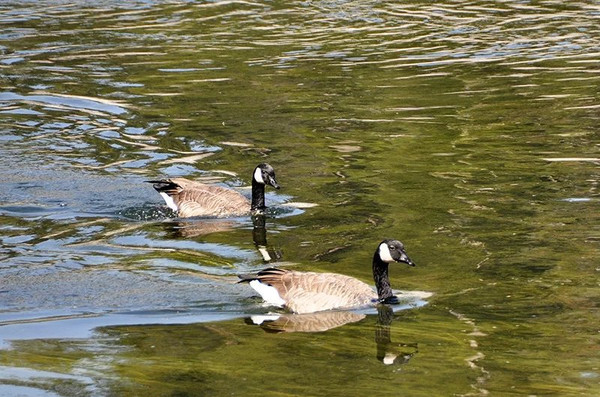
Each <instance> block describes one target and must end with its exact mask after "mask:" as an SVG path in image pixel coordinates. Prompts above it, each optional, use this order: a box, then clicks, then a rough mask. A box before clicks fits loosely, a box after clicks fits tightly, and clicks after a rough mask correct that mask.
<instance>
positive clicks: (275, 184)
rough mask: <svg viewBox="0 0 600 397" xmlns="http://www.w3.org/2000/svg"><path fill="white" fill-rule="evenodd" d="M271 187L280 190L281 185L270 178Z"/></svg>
mask: <svg viewBox="0 0 600 397" xmlns="http://www.w3.org/2000/svg"><path fill="white" fill-rule="evenodd" d="M269 185H271V186H273V187H274V188H275V189H277V190H279V184H278V183H277V181H276V180H275V178H273V177H269Z"/></svg>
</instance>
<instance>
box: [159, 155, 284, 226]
mask: <svg viewBox="0 0 600 397" xmlns="http://www.w3.org/2000/svg"><path fill="white" fill-rule="evenodd" d="M147 182H149V183H152V184H153V185H152V186H153V187H154V189H156V191H157V192H158V193H160V195H161V196H162V198H163V199H164V200H165V202H166V203H167V206H168V207H169V208H171V209H172V210H173V211H176V212H177V215H178V216H179V217H180V218H188V217H191V216H214V217H219V218H224V217H230V216H242V215H246V214H249V213H251V212H255V211H262V210H264V209H265V208H266V207H265V185H270V186H273V187H274V188H275V189H279V185H278V184H277V180H276V179H275V171H274V170H273V167H271V166H270V165H269V164H266V163H262V164H259V165H257V166H256V168H255V169H254V172H253V173H252V201H251V202H249V201H248V199H247V198H246V197H245V196H244V195H242V194H241V193H238V192H236V191H235V190H232V189H228V188H225V187H221V186H215V185H208V184H206V183H200V182H196V181H191V180H189V179H185V178H172V179H162V180H156V181H147Z"/></svg>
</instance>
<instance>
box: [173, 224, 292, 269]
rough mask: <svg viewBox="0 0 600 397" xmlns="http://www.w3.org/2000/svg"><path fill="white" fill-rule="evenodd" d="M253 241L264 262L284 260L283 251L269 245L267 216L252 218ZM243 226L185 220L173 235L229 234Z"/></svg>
mask: <svg viewBox="0 0 600 397" xmlns="http://www.w3.org/2000/svg"><path fill="white" fill-rule="evenodd" d="M251 219H252V241H254V245H255V247H256V250H257V251H258V252H259V253H260V255H261V257H262V258H263V261H264V262H275V261H278V260H280V259H281V258H282V253H281V250H279V249H276V248H274V247H270V246H269V244H268V243H267V227H266V223H267V221H266V219H267V217H266V215H265V214H256V215H253V216H252V218H251ZM241 226H243V223H242V222H240V221H236V220H231V219H227V220H225V219H185V220H179V221H177V222H175V223H174V224H173V226H172V229H171V231H172V233H173V234H174V235H175V236H176V237H183V238H188V239H189V238H195V237H200V236H205V235H208V234H212V233H220V232H227V231H230V230H233V229H236V228H240V227H241Z"/></svg>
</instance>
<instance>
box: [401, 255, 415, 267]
mask: <svg viewBox="0 0 600 397" xmlns="http://www.w3.org/2000/svg"><path fill="white" fill-rule="evenodd" d="M397 261H398V262H404V263H406V264H407V265H408V266H415V263H414V262H413V261H412V260H411V259H410V258H409V257H408V255H406V253H405V252H402V253H401V254H400V258H399V259H398V260H397Z"/></svg>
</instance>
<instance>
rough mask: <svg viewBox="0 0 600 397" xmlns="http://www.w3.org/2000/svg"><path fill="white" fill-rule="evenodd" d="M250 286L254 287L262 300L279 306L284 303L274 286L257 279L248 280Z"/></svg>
mask: <svg viewBox="0 0 600 397" xmlns="http://www.w3.org/2000/svg"><path fill="white" fill-rule="evenodd" d="M250 286H251V287H252V288H254V290H255V291H256V292H258V293H259V294H260V296H261V297H262V298H263V299H264V301H265V302H266V303H268V304H269V305H273V306H280V307H281V306H283V305H285V301H284V300H283V299H281V296H279V292H277V289H275V287H271V286H270V285H267V284H263V283H261V282H260V281H258V280H252V281H250Z"/></svg>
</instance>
